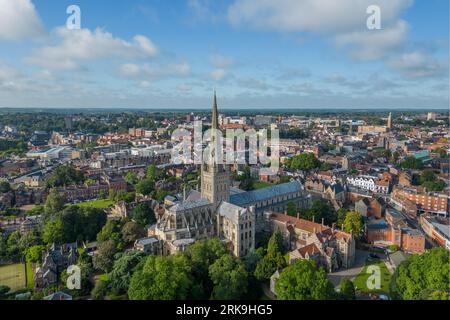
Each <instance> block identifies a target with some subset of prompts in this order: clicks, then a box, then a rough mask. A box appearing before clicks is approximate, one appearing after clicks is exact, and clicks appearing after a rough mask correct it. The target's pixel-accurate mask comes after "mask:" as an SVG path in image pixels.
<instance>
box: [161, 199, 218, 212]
mask: <svg viewBox="0 0 450 320" xmlns="http://www.w3.org/2000/svg"><path fill="white" fill-rule="evenodd" d="M207 205H210V203H209V201H208V200H207V199H203V198H202V199H199V200H195V201H184V202H182V203H179V204H176V205H174V206H172V207H170V209H169V210H170V211H172V212H179V211H184V210H189V209H194V208H198V207H203V206H207Z"/></svg>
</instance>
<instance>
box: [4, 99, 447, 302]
mask: <svg viewBox="0 0 450 320" xmlns="http://www.w3.org/2000/svg"><path fill="white" fill-rule="evenodd" d="M211 104H212V108H210V109H204V110H203V111H198V112H197V111H196V112H191V111H185V112H182V111H177V112H163V111H146V110H134V111H116V112H108V111H104V110H102V111H95V110H90V111H89V112H86V111H83V110H71V111H70V112H68V111H67V110H64V111H62V112H58V110H52V111H47V110H40V111H39V112H37V111H33V112H31V111H30V112H27V111H26V110H22V111H20V112H17V111H14V110H8V109H2V111H1V118H0V180H1V181H0V299H10V300H14V299H23V300H41V299H45V300H78V299H88V300H101V299H108V300H128V299H129V300H166V299H176V300H184V299H217V300H239V299H247V300H277V299H279V300H315V299H318V300H324V299H330V300H331V299H337V300H352V299H357V300H380V299H381V300H388V299H404V300H413V299H449V292H448V283H449V282H448V280H449V278H448V272H444V273H442V272H440V271H439V270H448V269H449V252H450V220H449V213H450V208H449V200H450V187H449V174H450V169H449V137H450V136H449V125H448V124H449V114H448V112H439V111H436V112H426V111H407V110H405V111H400V110H396V111H392V112H384V111H383V112H380V111H378V112H370V111H360V112H354V113H352V112H349V111H348V110H347V112H339V111H335V112H331V111H330V112H316V113H315V112H314V111H303V112H302V111H301V110H297V111H296V112H295V113H292V112H289V111H287V110H285V111H282V110H278V111H277V110H270V111H268V112H263V111H261V112H259V111H253V110H246V111H245V112H241V113H239V112H238V111H227V110H226V109H225V108H222V106H220V105H218V103H217V98H216V96H214V98H213V99H212V102H211ZM205 107H206V106H205ZM200 121H201V123H202V124H203V130H204V131H205V130H207V129H214V130H221V131H222V132H224V135H225V132H226V131H227V130H241V131H242V132H244V131H248V130H255V132H263V131H264V130H267V131H264V132H268V133H269V135H270V132H275V130H277V132H278V134H279V139H278V140H269V141H271V142H270V143H269V146H268V149H269V153H270V151H271V150H272V152H273V150H274V148H277V150H279V159H278V160H279V161H278V162H277V163H278V164H279V166H278V167H277V170H276V172H275V174H263V173H262V172H264V171H263V170H261V169H263V168H265V167H267V165H264V164H248V163H238V162H237V161H236V162H235V163H232V164H225V163H217V162H212V163H202V164H194V163H188V162H187V163H175V162H174V161H173V154H174V150H175V149H176V148H178V147H179V145H180V143H182V141H181V140H180V139H174V137H173V133H174V131H175V130H177V129H183V130H184V131H185V132H189V133H192V132H193V130H194V126H195V124H196V123H198V122H200ZM212 140H214V139H212ZM226 140H227V139H225V141H224V144H225V143H226ZM211 143H212V142H211ZM245 148H246V151H247V152H244V154H245V156H244V158H246V159H247V158H248V157H250V154H249V153H251V152H249V148H250V147H249V141H248V139H247V140H245ZM74 270H75V271H74ZM77 271H78V273H77ZM76 276H78V278H76ZM161 284H167V285H161ZM169 284H170V285H169ZM299 288H302V289H301V290H300V289H299Z"/></svg>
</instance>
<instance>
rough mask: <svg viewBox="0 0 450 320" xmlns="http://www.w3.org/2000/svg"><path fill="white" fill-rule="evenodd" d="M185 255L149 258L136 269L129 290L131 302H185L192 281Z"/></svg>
mask: <svg viewBox="0 0 450 320" xmlns="http://www.w3.org/2000/svg"><path fill="white" fill-rule="evenodd" d="M190 271H191V267H190V265H189V263H188V261H187V259H186V257H185V256H184V255H174V256H148V257H146V258H144V259H143V260H142V261H141V263H139V265H138V266H137V267H136V271H135V272H134V273H133V276H132V277H131V281H130V286H129V288H128V297H129V298H130V299H131V300H185V299H187V297H188V294H189V290H190V288H191V285H192V280H191V279H190V277H189V274H190Z"/></svg>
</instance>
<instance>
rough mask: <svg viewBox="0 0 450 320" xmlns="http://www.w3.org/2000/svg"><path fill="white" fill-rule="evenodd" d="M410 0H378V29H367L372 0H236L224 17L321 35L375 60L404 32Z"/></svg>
mask: <svg viewBox="0 0 450 320" xmlns="http://www.w3.org/2000/svg"><path fill="white" fill-rule="evenodd" d="M412 2H413V1H412V0H378V1H376V5H378V6H379V7H380V11H381V24H382V29H381V30H368V29H367V19H368V17H369V15H368V14H367V8H368V7H369V6H370V5H373V4H374V2H373V0H359V1H354V0H340V1H335V0H301V1H299V0H260V1H256V0H236V1H235V3H234V4H233V5H232V6H231V7H230V8H229V11H228V19H229V21H230V23H232V24H233V25H235V26H240V25H246V26H247V25H248V26H251V27H253V28H255V29H261V30H269V31H279V32H306V33H312V34H321V35H325V36H326V37H329V38H330V39H332V40H333V41H334V42H335V43H336V44H337V45H338V46H339V47H341V48H344V49H347V50H348V51H349V53H350V54H351V56H352V57H354V58H356V59H358V60H376V59H381V58H383V57H385V56H386V55H388V54H389V53H390V52H392V50H395V49H397V48H398V47H399V46H400V45H401V44H402V43H403V41H404V40H405V39H406V37H407V34H408V30H409V28H408V24H407V23H406V22H405V21H403V20H401V19H400V15H401V13H402V12H403V11H404V10H405V9H406V8H408V7H409V6H410V5H411V4H412Z"/></svg>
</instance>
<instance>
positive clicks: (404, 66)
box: [387, 51, 448, 79]
mask: <svg viewBox="0 0 450 320" xmlns="http://www.w3.org/2000/svg"><path fill="white" fill-rule="evenodd" d="M387 65H388V66H389V67H391V68H393V69H395V70H397V71H399V72H400V73H402V74H403V75H404V76H406V77H407V78H412V79H419V78H429V77H438V76H444V75H447V76H448V61H439V60H437V59H435V58H434V57H432V56H431V55H429V54H427V53H425V52H421V51H413V52H407V53H404V54H401V55H399V56H395V57H393V58H391V59H389V60H388V62H387Z"/></svg>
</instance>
